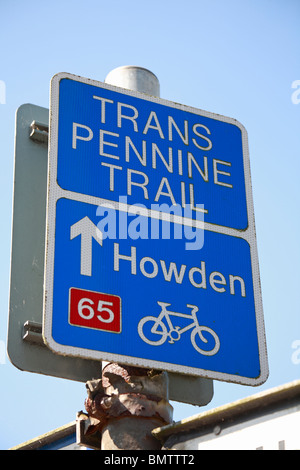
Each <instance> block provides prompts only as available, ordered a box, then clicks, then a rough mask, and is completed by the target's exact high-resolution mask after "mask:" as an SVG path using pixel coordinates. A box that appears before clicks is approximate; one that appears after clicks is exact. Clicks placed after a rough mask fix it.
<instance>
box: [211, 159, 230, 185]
mask: <svg viewBox="0 0 300 470" xmlns="http://www.w3.org/2000/svg"><path fill="white" fill-rule="evenodd" d="M218 164H219V165H226V166H231V163H230V162H223V161H222V160H216V159H215V158H214V159H213V168H214V183H215V184H219V185H220V186H226V187H227V188H232V187H233V186H232V184H229V183H224V182H223V181H219V180H218V175H225V176H231V173H228V172H227V171H221V170H218V167H217V165H218Z"/></svg>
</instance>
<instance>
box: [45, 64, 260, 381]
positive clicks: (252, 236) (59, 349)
mask: <svg viewBox="0 0 300 470" xmlns="http://www.w3.org/2000/svg"><path fill="white" fill-rule="evenodd" d="M65 78H67V79H70V80H75V81H76V82H81V83H85V84H87V85H92V86H95V87H99V88H105V89H108V90H111V91H115V92H118V93H123V94H126V95H130V96H134V97H137V98H139V99H142V100H147V101H152V102H155V103H159V104H162V105H164V106H168V107H173V108H176V109H180V110H182V111H185V112H189V113H194V114H197V115H200V116H204V117H208V118H211V119H215V120H218V121H223V122H226V123H229V124H233V125H235V126H237V127H238V128H239V129H240V130H241V134H242V145H243V159H244V177H245V188H246V202H247V212H248V228H247V229H246V230H243V231H241V230H237V229H232V228H228V227H223V226H219V225H215V224H211V223H206V222H203V221H199V220H192V219H183V218H182V217H178V216H176V215H172V214H168V213H166V214H163V213H160V212H157V211H153V210H148V209H146V208H144V209H142V208H141V215H145V216H148V217H154V218H161V219H162V220H165V221H172V222H175V223H179V224H184V225H188V226H193V227H197V228H202V229H203V228H205V230H209V231H213V232H217V233H222V234H225V235H230V236H233V237H237V238H242V239H244V240H246V241H247V242H248V243H249V245H250V252H251V264H252V277H253V290H254V302H255V312H256V323H257V336H258V347H259V358H260V368H261V373H260V376H259V377H257V378H248V377H241V376H239V375H231V374H225V373H220V372H215V371H208V370H204V369H198V368H193V367H187V366H181V365H175V364H170V363H166V362H162V361H155V360H147V365H146V367H149V368H155V369H161V370H166V371H169V372H177V373H180V374H187V375H194V376H198V377H205V378H209V379H216V380H220V381H226V382H233V383H238V384H242V385H251V386H257V385H261V384H262V383H264V382H265V381H266V380H267V377H268V374H269V371H268V359H267V348H266V338H265V327H264V318H263V306H262V295H261V286H260V275H259V263H258V253H257V242H256V233H255V222H254V207H253V198H252V185H251V176H250V161H249V151H248V137H247V131H246V129H245V128H244V126H243V125H242V124H240V123H239V122H238V121H237V120H235V119H232V118H229V117H225V116H221V115H218V114H214V113H210V112H208V111H203V110H199V109H196V108H193V107H189V106H186V105H182V104H178V103H173V102H171V101H167V100H164V99H161V98H158V97H154V96H150V95H146V94H143V93H139V92H136V91H132V90H127V89H123V88H119V87H115V86H113V85H109V84H106V83H102V82H98V81H94V80H90V79H87V78H83V77H79V76H76V75H73V74H69V73H64V72H63V73H58V74H56V75H54V77H53V78H52V80H51V94H50V116H49V118H50V119H49V121H50V122H49V157H48V193H47V194H48V199H47V216H46V244H45V282H44V286H45V287H44V312H43V338H44V341H45V343H46V345H47V346H48V347H49V348H50V349H52V350H53V351H54V352H55V353H57V354H61V355H64V356H74V357H81V358H85V359H92V360H99V361H111V362H117V363H123V364H129V365H132V366H138V367H140V366H142V367H145V359H141V358H136V357H131V356H124V355H119V354H112V353H106V352H104V351H94V350H90V349H84V348H78V347H73V346H65V345H62V344H59V343H57V342H56V341H55V340H54V339H53V338H52V308H53V279H54V251H55V246H54V244H55V219H56V202H57V200H58V199H60V198H62V197H64V198H67V199H72V200H75V201H79V202H86V203H89V204H93V205H102V206H104V207H105V205H106V204H107V205H108V207H112V205H113V206H115V207H116V209H118V210H121V211H126V212H128V211H129V210H130V206H129V205H127V204H119V203H118V202H115V201H110V200H107V199H102V198H98V197H93V196H89V195H84V194H80V193H75V192H72V191H67V190H64V189H62V188H61V187H60V186H59V185H58V184H57V148H58V118H59V84H60V80H62V79H65Z"/></svg>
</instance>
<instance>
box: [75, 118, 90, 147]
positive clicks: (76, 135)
mask: <svg viewBox="0 0 300 470" xmlns="http://www.w3.org/2000/svg"><path fill="white" fill-rule="evenodd" d="M78 128H80V129H85V130H86V131H88V135H87V136H85V137H84V136H82V135H78V134H77V129H78ZM92 138H93V131H92V129H91V128H90V127H88V126H85V125H84V124H78V123H77V122H73V134H72V148H73V149H76V142H77V140H84V141H85V142H88V141H89V140H92Z"/></svg>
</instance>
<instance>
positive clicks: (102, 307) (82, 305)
mask: <svg viewBox="0 0 300 470" xmlns="http://www.w3.org/2000/svg"><path fill="white" fill-rule="evenodd" d="M92 305H94V302H93V301H92V300H91V299H88V298H83V299H80V301H79V302H78V314H79V316H80V317H81V318H84V319H85V320H91V319H92V318H94V316H95V311H94V309H93V307H92ZM112 305H113V303H112V302H106V301H105V300H99V302H98V306H97V312H99V313H102V312H106V313H108V318H103V317H102V316H101V315H97V318H98V320H99V321H101V322H103V323H111V322H112V321H113V319H114V312H113V311H112V310H111V309H110V308H108V307H107V306H112ZM86 310H87V312H86Z"/></svg>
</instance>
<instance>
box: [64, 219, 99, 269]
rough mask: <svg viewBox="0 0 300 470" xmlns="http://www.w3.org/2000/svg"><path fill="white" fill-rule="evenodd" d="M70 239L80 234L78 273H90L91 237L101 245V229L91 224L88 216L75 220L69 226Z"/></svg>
mask: <svg viewBox="0 0 300 470" xmlns="http://www.w3.org/2000/svg"><path fill="white" fill-rule="evenodd" d="M70 232H71V233H70V240H73V238H76V237H78V235H81V252H80V274H82V275H83V276H91V275H92V239H93V238H94V240H96V241H97V242H98V243H99V245H101V246H102V243H103V235H102V232H101V230H99V229H98V227H97V226H96V225H95V224H93V222H92V221H91V220H90V219H89V218H88V217H84V218H83V219H81V220H79V221H78V222H76V223H75V224H74V225H72V226H71V230H70Z"/></svg>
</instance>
